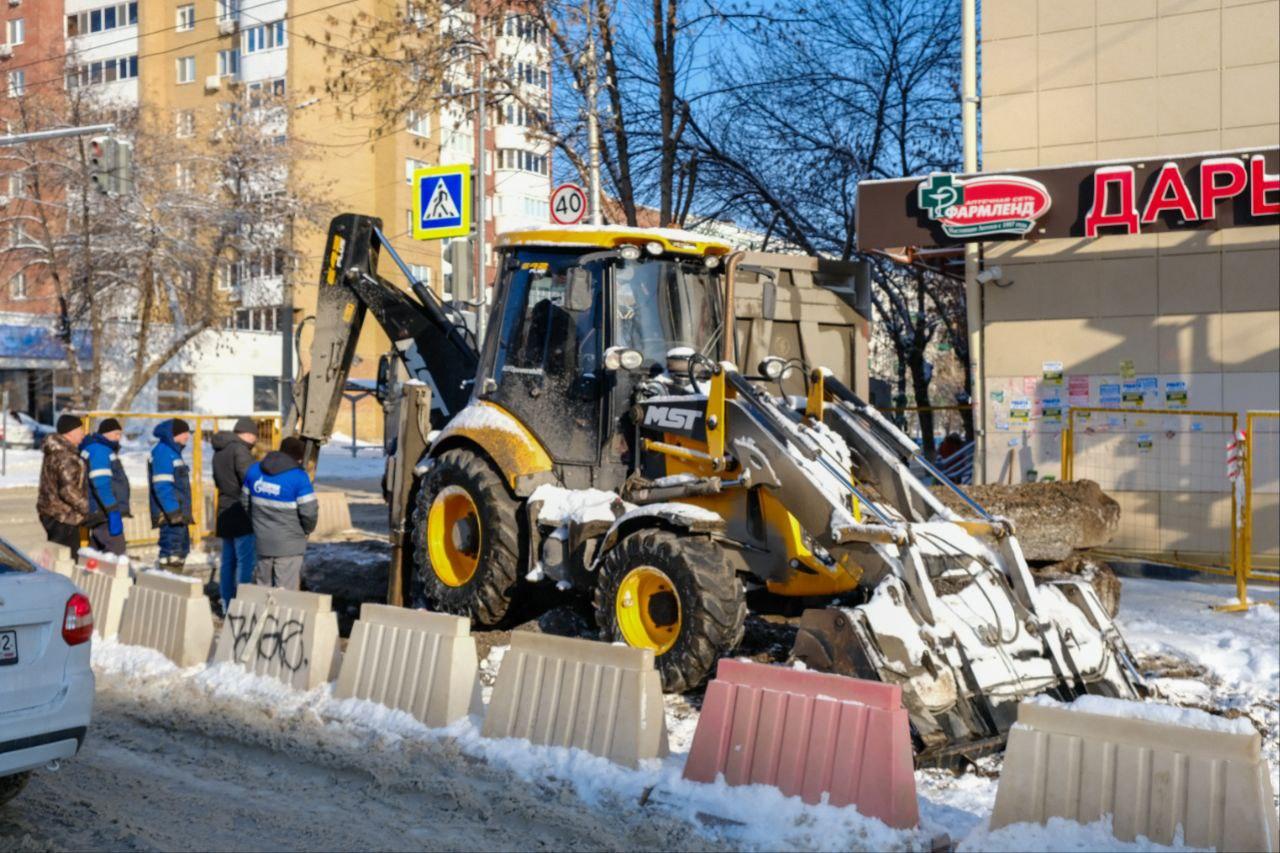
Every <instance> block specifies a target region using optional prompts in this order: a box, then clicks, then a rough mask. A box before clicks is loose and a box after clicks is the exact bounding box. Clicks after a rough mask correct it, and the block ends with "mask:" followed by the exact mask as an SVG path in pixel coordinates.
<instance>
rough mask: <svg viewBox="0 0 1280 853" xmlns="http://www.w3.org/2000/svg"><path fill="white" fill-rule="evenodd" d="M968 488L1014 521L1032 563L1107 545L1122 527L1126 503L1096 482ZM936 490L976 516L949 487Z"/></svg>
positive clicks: (951, 504) (957, 507)
mask: <svg viewBox="0 0 1280 853" xmlns="http://www.w3.org/2000/svg"><path fill="white" fill-rule="evenodd" d="M967 491H968V493H969V495H970V496H971V497H972V498H973V499H974V500H976V501H977V502H978V503H980V504H982V506H984V507H985V508H986V510H987V512H989V513H991V514H992V515H998V516H1003V517H1005V518H1008V519H1010V520H1011V521H1013V525H1014V528H1015V530H1016V531H1017V535H1018V544H1019V545H1021V546H1022V552H1023V554H1024V555H1025V556H1026V558H1027V560H1029V561H1031V562H1053V561H1057V560H1065V559H1067V558H1068V557H1070V556H1071V554H1072V552H1073V551H1079V550H1085V549H1088V548H1097V547H1098V546H1100V545H1105V544H1106V543H1107V542H1109V541H1111V537H1112V536H1114V535H1115V534H1116V531H1117V530H1118V529H1119V527H1120V504H1118V503H1116V502H1115V501H1114V500H1113V499H1112V498H1110V497H1109V496H1108V495H1107V494H1106V493H1105V492H1103V491H1102V489H1101V488H1100V487H1099V486H1098V484H1097V483H1095V482H1093V481H1092V480H1077V481H1075V482H1072V483H1060V482H1052V483H1019V484H1016V485H1002V484H1001V485H986V486H969V487H967ZM933 492H934V494H935V495H937V496H938V497H939V498H941V499H942V501H943V502H944V503H946V504H947V505H948V506H949V507H951V508H952V509H954V510H956V511H957V512H961V513H964V514H966V515H971V514H972V510H970V509H969V508H968V507H967V506H966V505H965V503H964V502H963V501H962V500H960V498H959V497H957V496H956V494H955V493H954V492H952V491H951V490H950V489H947V488H946V487H945V486H935V487H934V489H933Z"/></svg>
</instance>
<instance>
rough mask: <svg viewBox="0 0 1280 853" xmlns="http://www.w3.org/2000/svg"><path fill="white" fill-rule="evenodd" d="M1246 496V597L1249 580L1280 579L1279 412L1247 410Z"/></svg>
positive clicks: (1242, 531)
mask: <svg viewBox="0 0 1280 853" xmlns="http://www.w3.org/2000/svg"><path fill="white" fill-rule="evenodd" d="M1244 422H1245V427H1244V431H1245V443H1244V459H1243V463H1242V465H1241V469H1242V474H1243V477H1244V498H1243V506H1242V507H1241V512H1240V520H1241V524H1240V572H1239V573H1238V575H1237V579H1238V580H1237V582H1238V583H1239V584H1240V585H1241V586H1240V593H1241V600H1242V601H1243V600H1244V599H1243V595H1244V586H1243V584H1247V583H1248V582H1249V581H1250V580H1255V579H1256V580H1265V581H1272V582H1275V581H1280V412H1248V413H1246V414H1245V421H1244Z"/></svg>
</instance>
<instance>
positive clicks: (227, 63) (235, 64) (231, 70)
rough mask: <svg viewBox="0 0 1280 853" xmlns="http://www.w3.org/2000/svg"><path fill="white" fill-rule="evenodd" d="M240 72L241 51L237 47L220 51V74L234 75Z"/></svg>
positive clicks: (220, 75) (225, 75)
mask: <svg viewBox="0 0 1280 853" xmlns="http://www.w3.org/2000/svg"><path fill="white" fill-rule="evenodd" d="M239 73H240V51H238V50H236V49H235V48H231V49H229V50H220V51H218V76H219V77H234V76H236V75H237V74H239Z"/></svg>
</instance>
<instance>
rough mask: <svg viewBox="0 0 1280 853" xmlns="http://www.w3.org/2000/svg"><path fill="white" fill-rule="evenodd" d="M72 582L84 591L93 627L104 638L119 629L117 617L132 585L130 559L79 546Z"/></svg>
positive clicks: (121, 612) (114, 633) (112, 635)
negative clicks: (91, 612) (91, 611)
mask: <svg viewBox="0 0 1280 853" xmlns="http://www.w3.org/2000/svg"><path fill="white" fill-rule="evenodd" d="M71 582H72V583H74V584H75V585H76V586H78V587H80V588H81V589H82V590H84V594H85V595H86V596H88V598H89V606H90V607H91V608H93V630H94V633H96V634H97V635H98V636H99V637H102V638H103V639H104V640H105V639H107V638H108V637H114V636H115V635H116V634H118V633H119V632H120V617H121V616H122V615H123V614H124V605H125V601H126V600H127V599H128V598H129V591H130V589H132V587H133V579H132V578H131V577H129V558H128V557H119V558H117V557H116V556H115V555H114V554H104V553H102V552H100V551H95V550H94V549H92V548H81V549H80V554H79V556H78V558H77V559H76V565H75V568H74V569H72V571H71Z"/></svg>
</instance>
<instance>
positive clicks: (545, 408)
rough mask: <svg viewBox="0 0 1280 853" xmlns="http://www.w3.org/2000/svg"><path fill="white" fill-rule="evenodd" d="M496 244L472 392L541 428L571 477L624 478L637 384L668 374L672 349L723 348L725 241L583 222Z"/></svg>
mask: <svg viewBox="0 0 1280 853" xmlns="http://www.w3.org/2000/svg"><path fill="white" fill-rule="evenodd" d="M498 250H499V271H498V276H499V278H498V282H497V288H496V293H497V296H498V303H497V304H496V305H495V306H494V310H493V315H492V321H491V323H490V329H491V330H492V333H491V334H490V335H489V336H488V339H487V340H486V341H485V347H484V352H483V353H482V356H481V362H480V372H479V376H478V377H477V386H476V389H477V390H476V393H477V395H478V396H480V397H481V398H482V399H487V400H490V401H492V402H494V403H497V404H498V405H500V406H502V407H503V408H505V409H507V410H508V411H510V412H512V413H513V414H514V415H515V416H516V417H517V419H519V420H520V421H521V422H522V423H523V424H524V425H525V426H526V427H527V428H528V429H529V430H530V431H531V432H532V433H533V434H534V435H535V436H536V437H537V438H538V440H539V441H540V442H541V444H542V446H543V447H544V448H546V450H547V452H548V454H549V455H550V456H551V458H552V460H553V461H554V463H555V464H556V466H557V468H558V469H559V471H560V475H561V479H562V481H563V482H564V484H565V485H566V486H568V487H569V488H586V487H596V488H604V489H617V488H618V487H619V486H620V485H621V483H622V481H623V480H624V479H625V477H626V474H627V467H628V465H629V463H630V459H629V453H628V448H627V447H626V440H627V438H628V435H629V431H628V430H627V428H626V425H625V419H626V416H627V414H628V412H629V410H630V408H631V402H632V397H633V392H634V388H635V383H636V382H637V381H641V380H644V379H646V378H647V377H650V376H656V375H658V374H661V373H663V371H665V370H666V368H667V361H668V355H669V354H670V353H671V352H672V350H677V351H679V350H690V349H691V350H693V351H694V352H696V353H701V354H703V355H705V356H707V357H708V358H709V359H711V360H713V361H714V360H715V358H716V353H717V352H718V351H719V348H720V344H721V335H723V334H724V325H725V324H724V316H725V311H724V305H723V300H724V280H723V267H724V264H723V260H724V256H725V255H727V254H728V253H729V246H728V245H727V244H724V243H721V242H719V241H715V240H710V239H708V238H705V237H702V236H699V235H694V234H689V233H686V232H679V231H671V230H668V229H635V228H623V227H616V228H614V227H611V228H608V229H591V228H588V227H583V228H582V229H581V230H579V229H544V228H539V229H528V230H522V231H515V232H510V233H507V234H504V235H502V236H500V237H499V243H498ZM566 414H567V415H568V416H569V417H567V418H566Z"/></svg>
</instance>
